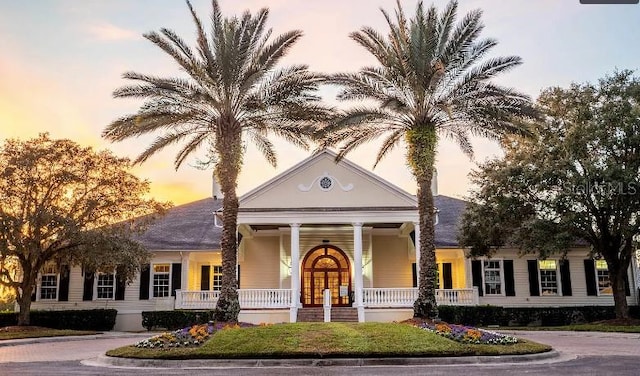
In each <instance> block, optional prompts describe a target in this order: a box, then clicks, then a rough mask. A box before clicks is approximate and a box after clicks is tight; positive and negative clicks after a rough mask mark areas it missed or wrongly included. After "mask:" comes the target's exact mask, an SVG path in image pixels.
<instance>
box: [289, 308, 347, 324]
mask: <svg viewBox="0 0 640 376" xmlns="http://www.w3.org/2000/svg"><path fill="white" fill-rule="evenodd" d="M323 321H324V309H323V308H322V307H310V308H301V309H299V310H298V322H323ZM331 321H333V322H358V310H357V309H356V308H351V307H334V308H331Z"/></svg>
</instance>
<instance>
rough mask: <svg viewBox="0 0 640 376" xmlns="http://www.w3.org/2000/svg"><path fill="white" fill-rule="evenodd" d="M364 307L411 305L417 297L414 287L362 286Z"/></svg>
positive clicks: (416, 290)
mask: <svg viewBox="0 0 640 376" xmlns="http://www.w3.org/2000/svg"><path fill="white" fill-rule="evenodd" d="M362 290H363V291H362V295H363V300H364V306H365V307H413V302H415V301H416V299H417V298H418V289H416V288H411V287H409V288H364V289H362Z"/></svg>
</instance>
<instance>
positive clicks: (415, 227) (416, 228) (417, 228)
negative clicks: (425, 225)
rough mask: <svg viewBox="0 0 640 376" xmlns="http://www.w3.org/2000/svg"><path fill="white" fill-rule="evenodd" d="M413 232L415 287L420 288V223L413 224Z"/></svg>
mask: <svg viewBox="0 0 640 376" xmlns="http://www.w3.org/2000/svg"><path fill="white" fill-rule="evenodd" d="M413 231H414V232H415V234H414V235H415V238H416V240H415V243H414V247H415V249H416V286H418V287H420V222H413Z"/></svg>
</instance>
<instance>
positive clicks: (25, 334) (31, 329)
mask: <svg viewBox="0 0 640 376" xmlns="http://www.w3.org/2000/svg"><path fill="white" fill-rule="evenodd" d="M96 333H97V332H95V331H91V330H67V329H64V330H61V329H49V328H42V327H39V326H8V327H5V328H0V341H2V340H7V339H22V338H38V337H58V336H84V335H91V334H96Z"/></svg>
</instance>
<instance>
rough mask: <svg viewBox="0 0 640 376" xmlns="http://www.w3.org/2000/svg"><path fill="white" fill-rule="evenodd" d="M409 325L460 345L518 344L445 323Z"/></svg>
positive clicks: (511, 340) (472, 328)
mask: <svg viewBox="0 0 640 376" xmlns="http://www.w3.org/2000/svg"><path fill="white" fill-rule="evenodd" d="M411 324H412V325H415V326H417V327H418V328H421V329H424V330H428V331H430V332H433V333H436V334H439V335H441V336H443V337H446V338H449V339H452V340H454V341H457V342H461V343H472V344H485V345H512V344H515V343H518V339H517V338H516V337H513V336H508V335H506V334H500V333H496V332H493V331H490V330H485V329H479V328H474V327H471V326H464V325H455V324H448V323H446V322H438V323H432V322H427V321H423V322H415V321H414V322H411Z"/></svg>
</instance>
